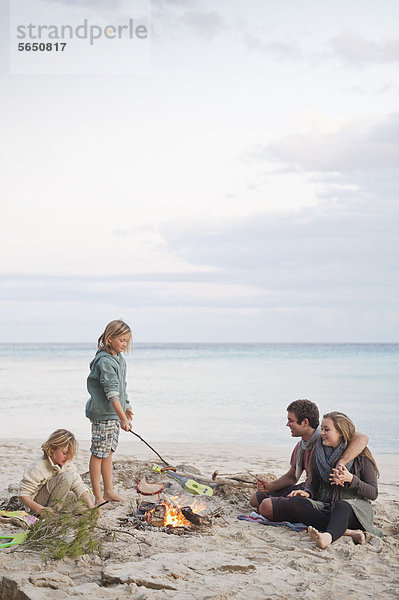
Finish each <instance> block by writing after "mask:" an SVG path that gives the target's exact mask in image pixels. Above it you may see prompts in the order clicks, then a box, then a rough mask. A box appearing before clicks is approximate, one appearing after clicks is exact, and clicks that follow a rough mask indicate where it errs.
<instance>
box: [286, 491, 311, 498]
mask: <svg viewBox="0 0 399 600" xmlns="http://www.w3.org/2000/svg"><path fill="white" fill-rule="evenodd" d="M294 496H303V497H304V498H310V494H309V492H305V490H293V491H292V492H291V493H290V494H288V496H287V498H293V497H294Z"/></svg>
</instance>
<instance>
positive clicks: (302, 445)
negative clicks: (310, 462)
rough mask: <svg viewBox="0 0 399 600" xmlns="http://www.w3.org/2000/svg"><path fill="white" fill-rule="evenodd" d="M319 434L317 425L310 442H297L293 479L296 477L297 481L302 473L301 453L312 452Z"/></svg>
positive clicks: (319, 429) (319, 430)
mask: <svg viewBox="0 0 399 600" xmlns="http://www.w3.org/2000/svg"><path fill="white" fill-rule="evenodd" d="M320 433H321V428H320V425H319V426H318V427H317V429H315V430H314V432H313V435H312V437H311V438H310V440H308V441H307V442H305V440H301V441H300V442H299V445H298V451H297V453H296V461H295V477H296V480H297V481H298V479H299V478H300V476H301V473H302V471H303V453H304V452H305V450H312V448H313V446H314V445H315V443H316V442H317V440H318V439H320Z"/></svg>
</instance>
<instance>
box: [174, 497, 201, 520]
mask: <svg viewBox="0 0 399 600" xmlns="http://www.w3.org/2000/svg"><path fill="white" fill-rule="evenodd" d="M170 500H171V501H172V502H173V504H175V505H176V506H178V507H179V508H182V507H183V506H189V507H190V508H191V510H192V511H193V512H195V513H197V515H199V514H201V513H203V512H204V511H205V510H206V508H207V506H206V504H205V502H201V500H199V499H198V498H187V496H184V497H182V496H171V497H170Z"/></svg>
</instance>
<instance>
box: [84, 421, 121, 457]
mask: <svg viewBox="0 0 399 600" xmlns="http://www.w3.org/2000/svg"><path fill="white" fill-rule="evenodd" d="M119 430H120V422H119V421H116V420H114V419H112V420H110V421H92V422H91V447H90V452H91V453H92V454H93V455H94V456H97V458H107V456H109V454H110V452H111V450H113V451H114V452H115V450H116V449H117V447H118V439H119Z"/></svg>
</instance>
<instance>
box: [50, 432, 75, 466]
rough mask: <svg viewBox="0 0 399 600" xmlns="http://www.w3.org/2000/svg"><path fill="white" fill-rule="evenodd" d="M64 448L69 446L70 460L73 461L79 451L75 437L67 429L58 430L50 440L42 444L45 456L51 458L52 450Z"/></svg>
mask: <svg viewBox="0 0 399 600" xmlns="http://www.w3.org/2000/svg"><path fill="white" fill-rule="evenodd" d="M64 446H68V460H72V459H73V457H74V456H75V454H76V452H77V451H78V443H77V441H76V439H75V436H74V435H73V433H71V432H70V431H68V430H67V429H56V430H55V431H53V433H52V434H51V435H50V437H49V438H48V440H46V441H45V442H44V443H43V444H42V450H43V454H44V456H46V457H47V458H49V457H50V450H57V449H58V448H64Z"/></svg>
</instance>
